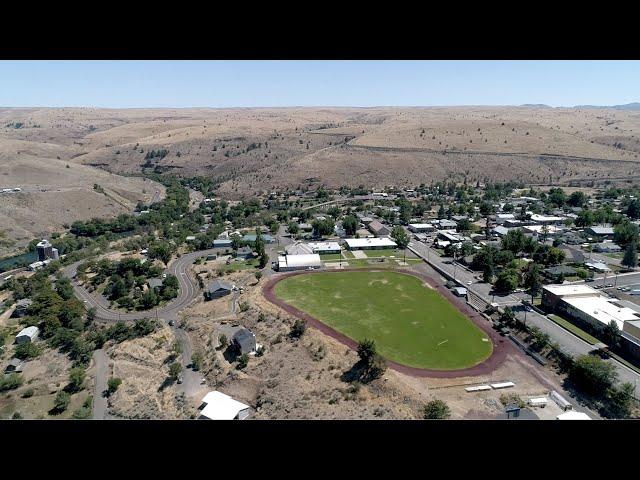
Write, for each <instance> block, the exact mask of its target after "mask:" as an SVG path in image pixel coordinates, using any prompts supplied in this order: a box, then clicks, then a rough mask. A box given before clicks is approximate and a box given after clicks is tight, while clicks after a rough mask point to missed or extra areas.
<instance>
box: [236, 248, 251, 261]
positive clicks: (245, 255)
mask: <svg viewBox="0 0 640 480" xmlns="http://www.w3.org/2000/svg"><path fill="white" fill-rule="evenodd" d="M253 257H254V254H253V250H251V248H249V247H242V248H239V249H238V251H237V253H236V258H240V259H244V260H251V259H252V258H253Z"/></svg>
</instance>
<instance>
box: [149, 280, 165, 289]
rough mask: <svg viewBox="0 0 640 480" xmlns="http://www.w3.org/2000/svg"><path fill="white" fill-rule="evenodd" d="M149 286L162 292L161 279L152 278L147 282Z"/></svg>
mask: <svg viewBox="0 0 640 480" xmlns="http://www.w3.org/2000/svg"><path fill="white" fill-rule="evenodd" d="M147 285H148V286H149V288H150V289H151V290H160V289H161V288H162V279H161V278H150V279H149V280H147Z"/></svg>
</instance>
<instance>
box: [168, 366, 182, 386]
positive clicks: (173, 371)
mask: <svg viewBox="0 0 640 480" xmlns="http://www.w3.org/2000/svg"><path fill="white" fill-rule="evenodd" d="M180 372H182V365H180V364H179V363H178V362H173V363H172V364H171V365H169V378H170V379H171V380H174V381H175V380H177V379H178V375H180Z"/></svg>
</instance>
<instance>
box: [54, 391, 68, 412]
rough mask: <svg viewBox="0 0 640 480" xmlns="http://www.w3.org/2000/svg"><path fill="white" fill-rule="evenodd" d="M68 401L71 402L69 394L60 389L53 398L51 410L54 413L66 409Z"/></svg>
mask: <svg viewBox="0 0 640 480" xmlns="http://www.w3.org/2000/svg"><path fill="white" fill-rule="evenodd" d="M70 402H71V395H69V394H68V393H67V392H65V391H64V390H60V391H59V392H58V394H57V395H56V398H55V400H54V403H53V410H54V411H55V412H56V413H62V412H64V411H65V410H66V409H67V407H68V406H69V403H70Z"/></svg>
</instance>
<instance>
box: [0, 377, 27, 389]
mask: <svg viewBox="0 0 640 480" xmlns="http://www.w3.org/2000/svg"><path fill="white" fill-rule="evenodd" d="M23 382H24V379H23V378H22V376H21V375H19V374H17V373H12V374H10V375H3V376H1V377H0V392H4V391H5V390H15V389H16V388H18V387H19V386H21V385H22V383H23Z"/></svg>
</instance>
